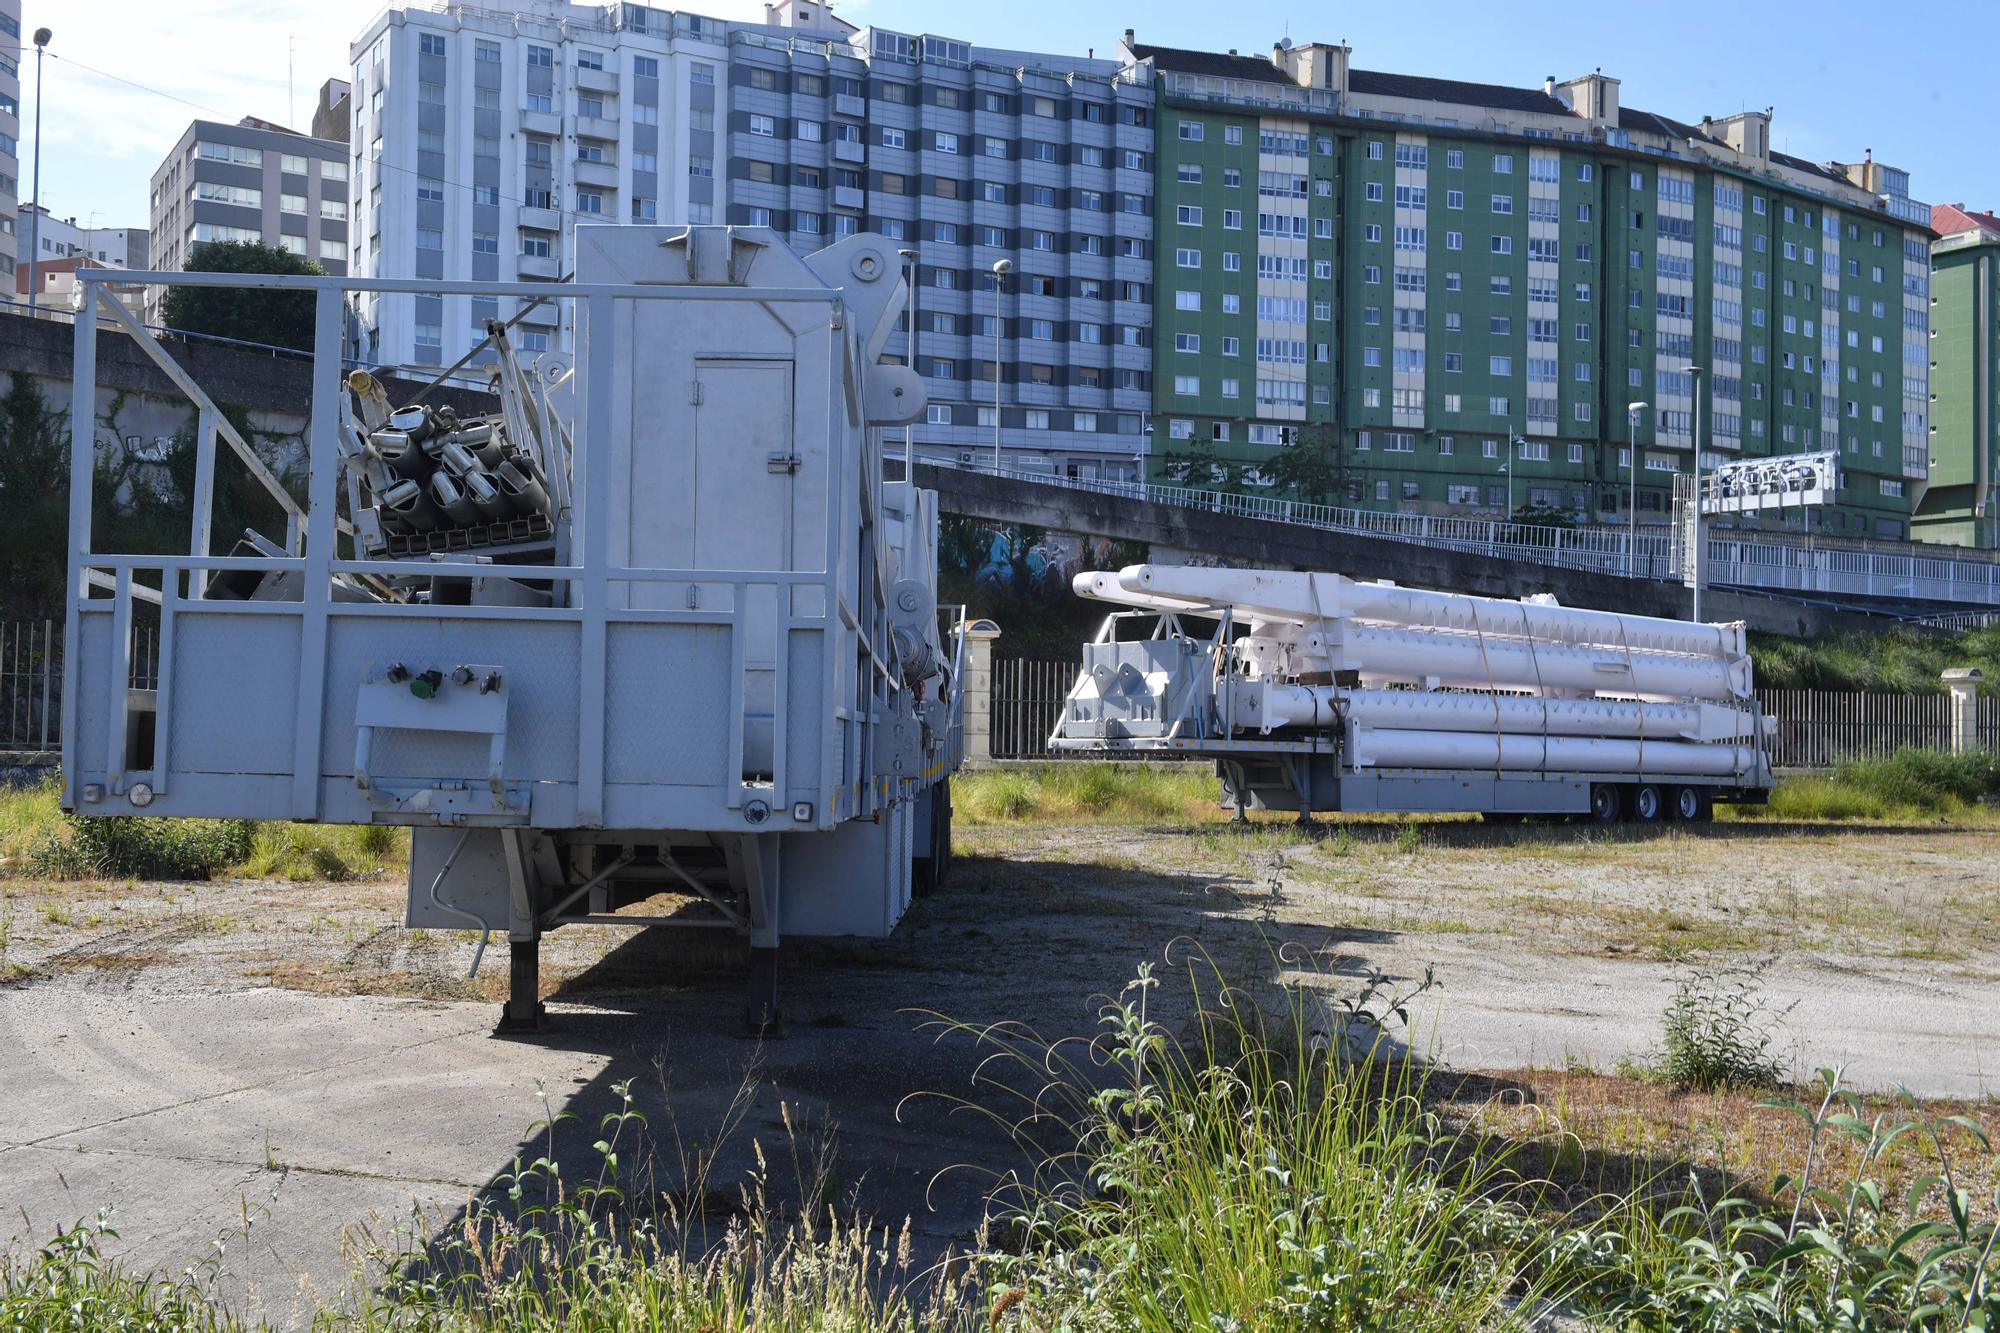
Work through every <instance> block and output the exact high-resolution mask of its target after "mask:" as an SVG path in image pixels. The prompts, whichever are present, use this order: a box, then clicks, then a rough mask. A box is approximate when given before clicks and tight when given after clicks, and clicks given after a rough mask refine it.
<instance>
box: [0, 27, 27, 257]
mask: <svg viewBox="0 0 2000 1333" xmlns="http://www.w3.org/2000/svg"><path fill="white" fill-rule="evenodd" d="M21 48H22V41H21V0H0V294H6V293H11V292H13V290H14V265H15V263H16V262H17V261H18V260H19V259H20V258H21V238H20V236H19V234H18V233H17V232H16V230H15V223H14V210H15V209H16V208H17V207H18V206H19V204H20V202H21Z"/></svg>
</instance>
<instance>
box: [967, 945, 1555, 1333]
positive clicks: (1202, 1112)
mask: <svg viewBox="0 0 2000 1333" xmlns="http://www.w3.org/2000/svg"><path fill="white" fill-rule="evenodd" d="M1203 966H1204V967H1205V965H1203ZM1185 980H1187V981H1188V982H1189V983H1190V984H1189V986H1188V988H1187V989H1188V994H1187V995H1186V996H1182V997H1180V998H1181V999H1182V1000H1184V1001H1191V1002H1192V1003H1193V1006H1194V1010H1195V1012H1194V1014H1193V1016H1192V1017H1191V1018H1189V1019H1187V1020H1186V1021H1184V1022H1180V1023H1177V1024H1174V1025H1172V1026H1170V1025H1169V1023H1168V1022H1166V1021H1163V1019H1162V1017H1160V1016H1158V1015H1157V1014H1156V1013H1155V1012H1154V1011H1153V1009H1152V1008H1151V1006H1152V1005H1153V1003H1154V1002H1155V998H1156V997H1155V991H1156V988H1157V987H1158V985H1159V982H1158V981H1157V979H1156V978H1155V977H1154V975H1153V974H1152V972H1151V971H1150V969H1142V970H1141V971H1140V973H1139V976H1138V977H1137V979H1136V980H1134V981H1133V982H1132V983H1131V984H1129V985H1128V986H1127V987H1126V988H1125V991H1124V993H1123V994H1122V995H1121V996H1120V997H1119V998H1118V999H1117V1000H1116V1001H1115V1002H1112V1003H1109V1004H1107V1006H1106V1008H1105V1012H1104V1015H1103V1025H1102V1030H1101V1032H1100V1033H1099V1035H1098V1038H1097V1039H1096V1040H1095V1041H1094V1042H1091V1043H1089V1044H1088V1045H1087V1046H1086V1047H1075V1046H1072V1047H1071V1048H1070V1049H1068V1050H1065V1048H1064V1047H1063V1046H1061V1045H1058V1046H1056V1047H1045V1046H1043V1045H1042V1044H1041V1043H1039V1042H1038V1041H1036V1040H1034V1039H1033V1037H1032V1035H1031V1034H1027V1033H1024V1032H1022V1031H1020V1030H1018V1029H1013V1028H1007V1027H1002V1028H989V1029H981V1030H976V1031H975V1030H971V1029H961V1030H962V1031H970V1032H973V1034H974V1035H976V1036H977V1037H978V1038H979V1039H980V1040H981V1041H983V1042H985V1043H987V1044H988V1045H990V1046H992V1047H994V1048H995V1050H996V1057H997V1058H996V1060H994V1061H990V1062H989V1063H988V1064H987V1065H986V1066H985V1077H986V1078H987V1079H988V1080H989V1081H992V1082H995V1083H996V1084H998V1085H999V1086H1001V1087H1004V1088H1006V1089H1008V1090H1009V1091H1012V1092H1013V1093H1014V1094H1015V1095H1017V1096H1018V1097H1020V1099H1021V1101H1022V1104H1023V1106H1024V1108H1025V1109H1026V1114H1025V1117H1024V1119H1023V1120H1022V1121H1021V1122H1020V1125H1019V1126H1018V1128H1019V1130H1020V1132H1021V1133H1022V1138H1023V1142H1024V1144H1027V1145H1035V1144H1040V1143H1043V1142H1045V1141H1046V1140H1047V1138H1048V1137H1050V1135H1051V1131H1050V1125H1051V1122H1054V1123H1056V1124H1059V1125H1060V1126H1061V1129H1060V1130H1059V1131H1057V1132H1056V1136H1057V1137H1060V1138H1061V1139H1062V1140H1063V1141H1065V1142H1068V1141H1072V1140H1073V1141H1074V1143H1075V1145H1076V1146H1075V1148H1074V1150H1073V1151H1064V1152H1057V1153H1054V1154H1052V1155H1048V1156H1045V1157H1043V1158H1042V1159H1041V1160H1040V1161H1039V1162H1038V1163H1037V1166H1036V1168H1035V1172H1034V1176H1033V1179H1032V1180H1031V1182H1029V1183H1028V1185H1027V1186H1026V1187H1025V1189H1024V1191H1023V1194H1022V1197H1021V1201H1020V1204H1019V1206H1018V1208H1017V1209H1016V1210H1015V1211H1014V1213H1013V1214H1012V1216H1011V1217H1010V1218H1009V1219H1008V1220H1009V1223H1010V1226H1009V1228H1008V1229H1009V1230H1010V1231H1012V1232H1014V1233H1015V1234H1018V1235H1019V1236H1020V1237H1021V1242H1022V1243H1021V1245H1020V1246H1019V1250H1018V1253H1014V1252H1009V1253H1004V1254H989V1255H987V1256H986V1263H987V1265H988V1268H989V1270H990V1274H991V1278H990V1282H989V1290H990V1291H993V1292H995V1293H996V1294H997V1296H998V1300H997V1301H996V1308H997V1306H998V1305H1000V1304H1002V1303H1012V1304H1016V1305H1018V1307H1019V1310H1020V1311H1021V1323H1020V1325H1019V1326H1020V1327H1024V1328H1030V1327H1031V1328H1045V1329H1061V1328H1072V1327H1101V1328H1110V1329H1129V1330H1140V1331H1143V1333H1153V1331H1155V1330H1157V1333H1180V1331H1181V1330H1187V1329H1252V1328H1271V1329H1290V1328H1297V1329H1374V1328H1383V1329H1387V1328H1396V1329H1410V1330H1419V1331H1423V1330H1440V1331H1442V1330H1461V1329H1478V1328H1509V1327H1521V1326H1525V1325H1524V1321H1523V1317H1522V1316H1523V1313H1524V1312H1525V1311H1527V1310H1531V1309H1533V1308H1534V1307H1535V1306H1536V1305H1537V1304H1538V1303H1539V1301H1540V1300H1541V1298H1542V1296H1543V1294H1544V1292H1545V1290H1546V1288H1547V1283H1546V1282H1545V1281H1544V1280H1543V1279H1541V1278H1539V1277H1537V1276H1536V1275H1534V1274H1531V1273H1529V1272H1528V1271H1526V1269H1525V1267H1524V1265H1523V1263H1522V1259H1523V1257H1524V1254H1525V1251H1524V1250H1523V1249H1522V1248H1521V1247H1520V1246H1519V1245H1518V1244H1517V1242H1516V1239H1515V1237H1516V1236H1517V1234H1518V1232H1519V1229H1520V1227H1521V1226H1522V1225H1523V1224H1524V1223H1525V1220H1526V1215H1525V1214H1524V1213H1522V1212H1521V1211H1520V1209H1519V1208H1518V1207H1517V1206H1516V1205H1515V1204H1513V1203H1510V1202H1505V1201H1503V1200H1502V1198H1501V1197H1500V1196H1502V1195H1504V1194H1509V1193H1512V1192H1513V1189H1514V1182H1513V1181H1511V1180H1510V1179H1509V1178H1508V1176H1507V1154H1506V1153H1505V1152H1498V1153H1496V1152H1490V1151H1486V1150H1485V1149H1484V1147H1483V1146H1482V1144H1481V1143H1480V1142H1478V1141H1477V1140H1475V1139H1472V1138H1469V1137H1464V1136H1461V1135H1459V1134H1458V1133H1455V1132H1453V1131H1451V1130H1449V1129H1447V1128H1445V1127H1444V1125H1443V1123H1442V1122H1441V1121H1440V1120H1439V1119H1438V1117H1437V1116H1436V1115H1435V1114H1433V1112H1432V1110H1431V1109H1430V1108H1429V1106H1428V1105H1427V1096H1426V1080H1425V1076H1424V1074H1423V1073H1422V1072H1421V1070H1420V1068H1419V1067H1418V1066H1416V1065H1415V1064H1413V1063H1410V1062H1406V1061H1402V1060H1399V1059H1396V1058H1393V1057H1391V1056H1390V1055H1389V1054H1388V1050H1389V1048H1388V1047H1387V1046H1386V1045H1384V1044H1382V1043H1381V1042H1380V1041H1379V1036H1380V1028H1379V1027H1378V1023H1379V1022H1380V1021H1381V1020H1382V1019H1383V1018H1384V1017H1385V1011H1386V1010H1392V1009H1396V1008H1399V1007H1400V1005H1399V1003H1398V1002H1397V1001H1396V1000H1394V999H1392V998H1387V997H1385V993H1384V992H1382V991H1380V990H1378V989H1375V988H1372V987H1371V988H1370V989H1369V990H1367V991H1365V992H1364V995H1363V998H1362V1000H1361V1001H1359V1002H1357V1003H1355V1004H1354V1005H1352V1006H1351V1007H1349V1008H1348V1009H1347V1010H1346V1011H1345V1014H1344V1018H1343V1019H1342V1020H1340V1021H1332V1022H1330V1021H1329V1019H1328V1016H1327V1014H1326V1012H1325V1010H1324V1009H1323V1008H1322V1007H1320V1006H1319V1005H1318V1004H1317V1003H1315V1002H1313V1001H1309V1000H1306V999H1304V998H1303V997H1301V996H1298V995H1293V996H1292V997H1290V1001H1289V1002H1288V1003H1287V1004H1286V1005H1285V1008H1284V1011H1283V1012H1282V1013H1279V1014H1276V1015H1273V1016H1268V1017H1267V1016H1266V1015H1264V1014H1262V1013H1259V1012H1257V1011H1256V1010H1255V1008H1254V1006H1253V1004H1252V1001H1251V1000H1250V999H1249V997H1248V996H1247V995H1246V994H1244V993H1243V992H1241V991H1237V990H1235V989H1233V988H1231V987H1229V986H1227V985H1226V984H1224V983H1222V981H1221V979H1220V977H1218V976H1216V975H1214V973H1213V971H1212V969H1208V970H1207V975H1205V976H1204V975H1202V974H1201V973H1199V972H1197V971H1195V970H1194V969H1190V972H1189V974H1188V975H1187V977H1186V978H1185ZM1371 1000H1373V1001H1380V1002H1381V1003H1380V1004H1378V1005H1374V1006H1372V1007H1371V1004H1370V1001H1371ZM1329 1028H1331V1031H1330V1030H1329ZM1347 1049H1356V1050H1358V1051H1359V1052H1360V1054H1359V1057H1358V1058H1354V1059H1348V1058H1343V1056H1342V1055H1341V1052H1342V1051H1343V1050H1347Z"/></svg>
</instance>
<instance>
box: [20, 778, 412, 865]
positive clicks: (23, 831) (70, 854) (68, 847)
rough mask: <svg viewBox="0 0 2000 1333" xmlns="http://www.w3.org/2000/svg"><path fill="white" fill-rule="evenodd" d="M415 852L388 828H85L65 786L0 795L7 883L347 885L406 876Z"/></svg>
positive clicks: (237, 824) (178, 822) (142, 824)
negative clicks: (66, 801)
mask: <svg viewBox="0 0 2000 1333" xmlns="http://www.w3.org/2000/svg"><path fill="white" fill-rule="evenodd" d="M409 846H410V839H409V833H408V831H407V830H404V829H400V828H389V827H384V826H380V825H353V826H350V825H342V824H291V823H282V822H271V821H261V820H248V819H165V818H147V817H144V816H137V815H120V816H93V817H90V818H85V819H79V818H77V817H75V816H72V815H67V814H64V813H63V809H62V786H61V784H60V783H59V782H57V781H56V780H54V779H51V780H49V781H47V782H44V783H41V784H40V785H38V786H34V787H25V788H16V789H0V875H25V874H34V875H41V876H45V877H47V878H49V879H58V880H62V879H94V878H135V879H209V878H212V877H214V876H216V875H219V874H223V873H231V874H237V875H247V876H250V877H252V878H257V879H288V880H295V881H306V880H329V879H330V880H348V879H361V878H365V877H367V876H370V875H376V874H381V873H385V872H390V871H395V870H400V869H401V868H402V867H403V866H405V865H407V864H408V862H409Z"/></svg>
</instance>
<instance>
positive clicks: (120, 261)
mask: <svg viewBox="0 0 2000 1333" xmlns="http://www.w3.org/2000/svg"><path fill="white" fill-rule="evenodd" d="M37 214H39V219H38V218H37V216H36V215H37ZM14 233H15V235H16V236H18V237H19V238H20V247H21V269H22V277H21V282H20V283H19V284H17V290H20V291H26V290H27V285H26V284H27V277H26V270H27V267H28V263H27V256H28V250H29V247H30V245H31V244H33V245H34V247H35V252H36V256H37V260H38V262H40V263H43V264H47V263H51V262H53V261H55V260H58V259H75V258H83V259H88V260H90V261H91V262H92V263H95V264H102V265H104V266H106V267H108V268H143V267H144V266H145V264H146V261H147V254H148V250H147V235H146V229H145V228H144V227H90V226H79V225H78V223H77V220H76V219H75V218H73V217H72V218H59V217H56V216H54V215H52V214H51V213H50V212H49V211H48V210H47V209H45V208H44V209H39V210H38V209H36V207H35V206H34V204H32V203H26V204H22V205H21V206H20V208H19V209H18V210H17V212H16V214H15V222H14Z"/></svg>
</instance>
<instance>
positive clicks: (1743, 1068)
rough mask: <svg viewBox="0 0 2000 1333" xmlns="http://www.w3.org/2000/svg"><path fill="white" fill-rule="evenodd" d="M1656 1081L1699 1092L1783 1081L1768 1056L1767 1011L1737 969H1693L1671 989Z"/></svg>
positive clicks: (1750, 978)
mask: <svg viewBox="0 0 2000 1333" xmlns="http://www.w3.org/2000/svg"><path fill="white" fill-rule="evenodd" d="M1661 1025H1662V1032H1661V1040H1660V1052H1659V1057H1658V1059H1657V1061H1656V1063H1655V1066H1654V1072H1655V1074H1656V1076H1657V1077H1659V1078H1662V1079H1664V1080H1665V1081H1666V1082H1668V1083H1671V1084H1673V1085H1674V1086H1675V1087H1680V1088H1694V1089H1697V1090H1699V1091H1702V1092H1715V1091H1726V1090H1728V1089H1732V1088H1768V1087H1774V1086H1776V1085H1777V1083H1778V1081H1779V1078H1780V1077H1781V1075H1782V1072H1783V1071H1782V1070H1781V1069H1780V1068H1779V1066H1778V1062H1777V1061H1776V1060H1775V1059H1774V1058H1773V1057H1772V1056H1771V1053H1770V1049H1771V1043H1772V1041H1773V1040H1775V1036H1776V1034H1775V1033H1774V1032H1773V1030H1772V1015H1771V1014H1770V1012H1769V1006H1768V1005H1767V1004H1766V1003H1765V1001H1764V999H1763V997H1762V995H1761V994H1760V993H1759V989H1758V986H1757V981H1756V977H1755V976H1754V975H1753V974H1751V973H1750V972H1748V971H1746V970H1744V969H1742V968H1733V967H1724V968H1713V967H1697V968H1692V969H1690V970H1689V971H1688V972H1686V973H1684V974H1683V975H1682V976H1681V978H1680V980H1679V981H1677V982H1676V983H1675V985H1674V996H1673V999H1671V1000H1669V1001H1668V1002H1667V1009H1666V1013H1665V1015H1664V1016H1663V1017H1662V1024H1661Z"/></svg>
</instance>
